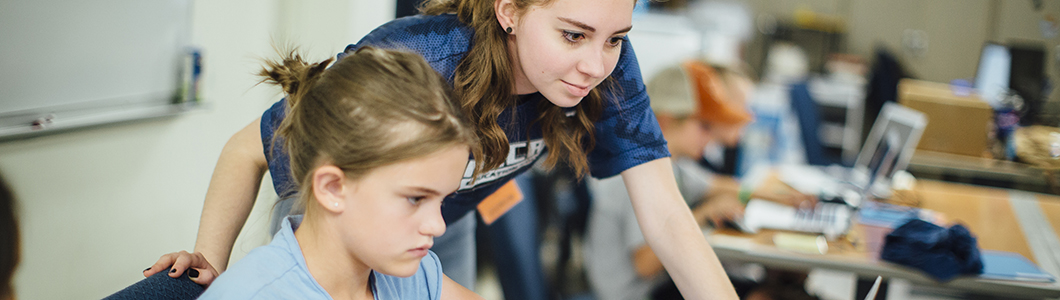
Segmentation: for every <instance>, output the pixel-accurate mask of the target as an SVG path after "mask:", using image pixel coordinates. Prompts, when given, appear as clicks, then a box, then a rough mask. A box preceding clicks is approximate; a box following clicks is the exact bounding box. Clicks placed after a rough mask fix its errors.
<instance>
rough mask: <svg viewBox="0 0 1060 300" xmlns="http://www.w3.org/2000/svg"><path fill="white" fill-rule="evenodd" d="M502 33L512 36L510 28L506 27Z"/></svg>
mask: <svg viewBox="0 0 1060 300" xmlns="http://www.w3.org/2000/svg"><path fill="white" fill-rule="evenodd" d="M504 32H505V33H508V34H512V27H511V26H508V28H505V29H504Z"/></svg>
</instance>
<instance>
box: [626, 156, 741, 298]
mask: <svg viewBox="0 0 1060 300" xmlns="http://www.w3.org/2000/svg"><path fill="white" fill-rule="evenodd" d="M622 181H623V182H624V183H625V184H626V189H627V192H629V196H630V199H631V201H632V203H633V211H634V213H635V214H636V215H637V222H638V223H639V224H640V228H641V231H643V232H644V238H645V240H646V241H647V242H648V245H649V246H651V248H652V250H653V252H655V254H656V255H657V256H658V257H659V259H660V260H661V261H662V264H663V266H666V270H667V271H668V272H669V274H670V277H671V278H673V280H674V283H676V284H677V288H678V289H679V290H681V294H682V295H683V296H684V298H685V299H737V296H736V290H734V289H733V287H732V283H730V282H729V278H728V276H726V275H725V270H723V269H722V267H721V262H719V261H718V257H717V255H715V254H714V249H712V248H711V247H710V245H709V244H707V240H706V238H705V237H704V236H703V233H702V231H700V229H699V226H697V225H696V221H695V220H694V219H693V218H692V212H691V210H689V208H688V205H687V204H685V201H684V200H683V199H682V198H681V193H680V192H678V190H677V182H676V181H675V179H674V174H673V168H672V167H671V165H670V158H660V159H656V160H653V161H650V162H647V163H644V164H641V165H638V166H636V167H633V168H630V169H628V170H626V171H624V172H622Z"/></svg>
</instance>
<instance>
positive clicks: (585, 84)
mask: <svg viewBox="0 0 1060 300" xmlns="http://www.w3.org/2000/svg"><path fill="white" fill-rule="evenodd" d="M497 1H498V14H499V20H500V22H501V25H502V27H508V26H510V27H512V33H511V34H510V35H509V36H508V37H509V38H508V49H509V51H511V52H512V53H511V56H512V58H513V71H514V72H515V74H513V75H514V76H515V83H516V84H515V88H516V93H518V94H529V93H533V92H538V91H539V92H541V94H542V95H544V96H545V98H548V100H549V101H551V102H552V103H553V104H556V105H558V106H561V107H572V106H575V105H577V104H578V102H580V101H581V100H582V98H583V97H585V96H586V95H588V94H589V91H590V90H592V88H594V87H596V86H597V85H599V84H600V83H601V82H603V80H604V79H605V78H607V76H608V75H610V74H611V71H613V70H614V69H615V64H617V63H618V57H619V54H620V53H621V51H622V38H623V37H624V36H625V35H626V33H628V32H629V30H630V29H631V28H632V16H633V6H634V4H635V3H634V1H631V0H554V1H552V3H549V4H548V5H546V6H540V5H531V6H530V7H528V8H527V9H526V11H525V12H523V13H522V14H519V13H518V12H515V11H514V10H515V9H513V8H506V6H505V5H504V3H506V2H510V1H511V0H497ZM507 7H511V6H507ZM500 14H503V15H500ZM505 16H510V18H506V17H505Z"/></svg>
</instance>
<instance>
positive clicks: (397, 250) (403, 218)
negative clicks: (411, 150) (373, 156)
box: [339, 146, 468, 277]
mask: <svg viewBox="0 0 1060 300" xmlns="http://www.w3.org/2000/svg"><path fill="white" fill-rule="evenodd" d="M467 157H468V149H467V147H466V146H453V147H449V148H446V149H443V150H439V151H436V152H434V153H432V154H429V155H427V156H424V157H420V158H416V159H411V160H407V161H403V162H399V163H396V164H392V165H387V166H383V167H379V168H377V169H374V170H372V171H371V172H369V173H368V174H365V175H364V176H363V177H361V178H360V179H358V180H347V181H346V183H345V186H347V187H349V188H350V189H351V191H352V192H350V193H346V199H345V205H346V206H345V207H346V209H345V210H343V212H342V215H341V216H340V217H339V218H340V221H339V222H340V223H339V224H340V226H341V227H342V228H341V229H340V232H343V234H342V236H343V239H344V241H343V243H344V244H345V245H346V247H347V250H348V251H349V253H350V254H351V255H352V256H353V257H354V259H355V260H357V261H360V262H362V263H364V264H365V265H367V266H368V267H369V268H371V269H373V270H375V271H377V272H381V273H383V274H387V275H392V276H400V277H408V276H412V275H413V274H415V273H416V270H418V269H419V264H420V259H421V258H423V256H425V255H427V249H430V247H431V246H432V245H433V244H434V241H433V240H434V237H436V236H440V235H442V234H443V233H445V221H444V220H443V219H442V212H441V205H442V199H443V198H445V196H446V195H448V194H450V193H452V192H454V191H456V189H457V187H458V186H459V185H460V178H461V176H462V175H463V172H464V167H465V166H466V164H467Z"/></svg>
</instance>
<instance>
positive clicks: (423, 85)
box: [259, 47, 481, 211]
mask: <svg viewBox="0 0 1060 300" xmlns="http://www.w3.org/2000/svg"><path fill="white" fill-rule="evenodd" d="M331 61H332V59H328V60H325V61H323V62H319V63H313V64H310V63H306V62H305V61H304V60H303V59H302V58H301V56H300V55H298V54H296V53H295V52H294V51H289V52H287V54H286V55H283V58H282V59H281V60H279V61H266V65H265V68H264V69H263V70H262V71H261V72H260V74H259V75H261V76H262V77H263V78H264V79H263V82H267V83H271V84H276V85H279V86H282V87H283V90H284V92H285V93H286V94H287V116H286V117H285V118H284V119H283V122H282V123H281V124H280V126H279V128H278V129H277V130H276V134H277V135H276V136H274V139H282V145H283V147H284V150H286V151H287V153H288V155H289V156H290V159H291V161H290V163H291V173H292V175H293V177H292V178H293V181H294V182H295V183H296V184H297V185H298V190H299V191H306V190H307V188H309V187H310V186H311V184H312V178H311V177H312V171H313V170H314V169H315V168H317V167H319V166H321V165H324V164H331V165H334V166H336V167H338V168H340V169H342V170H343V172H344V173H345V174H346V176H347V178H350V179H357V178H360V177H361V176H363V175H364V174H366V173H368V172H369V171H371V170H372V169H374V168H377V167H381V166H385V165H389V164H393V163H396V162H399V161H403V160H407V159H412V158H417V157H422V156H424V155H427V154H430V153H432V152H434V151H437V150H441V149H444V148H445V147H448V146H452V145H468V146H469V147H470V149H471V152H472V153H473V154H474V155H475V157H480V156H481V153H480V151H479V150H478V149H479V148H478V147H477V145H478V140H477V138H476V136H475V133H474V130H473V129H472V128H471V127H470V126H469V124H468V122H466V120H465V119H464V118H463V115H462V113H461V111H460V109H459V107H458V106H457V105H456V103H454V102H453V101H452V100H451V98H450V96H449V89H448V84H447V83H446V82H445V80H444V79H442V77H441V76H440V75H438V73H437V72H436V71H435V70H434V69H433V68H431V66H430V65H429V64H427V62H426V61H425V60H424V59H423V57H421V56H419V55H417V54H413V53H408V52H401V51H395V50H383V49H378V48H373V47H363V48H361V49H359V50H357V51H356V52H355V53H353V54H351V55H348V56H346V57H344V58H342V59H341V60H339V61H338V62H336V63H335V64H334V65H333V66H331V68H328V64H329V63H331ZM311 194H312V193H308V192H303V193H301V194H300V195H299V197H298V200H297V201H298V202H296V203H295V205H294V210H296V211H297V210H299V209H304V208H305V206H306V203H307V202H309V201H308V200H310V197H312V195H311Z"/></svg>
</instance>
